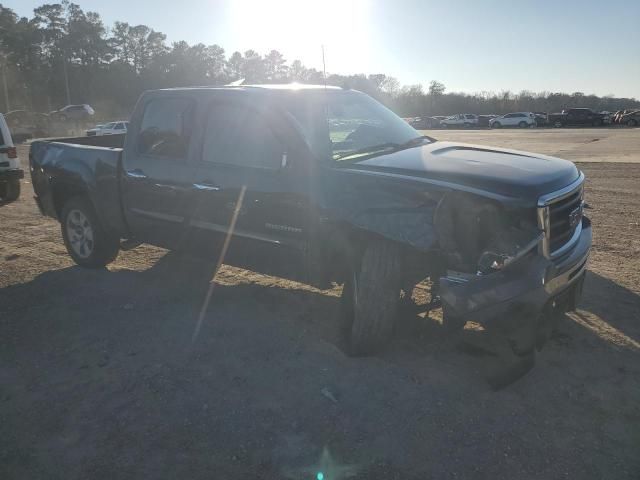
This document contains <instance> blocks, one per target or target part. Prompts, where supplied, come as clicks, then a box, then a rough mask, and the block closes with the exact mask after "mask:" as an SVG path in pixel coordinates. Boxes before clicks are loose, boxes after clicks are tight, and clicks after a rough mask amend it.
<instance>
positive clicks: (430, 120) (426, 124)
mask: <svg viewBox="0 0 640 480" xmlns="http://www.w3.org/2000/svg"><path fill="white" fill-rule="evenodd" d="M409 125H411V126H412V127H413V128H415V129H416V130H424V129H428V128H440V120H438V119H437V118H434V117H416V118H414V119H413V120H412V121H410V122H409Z"/></svg>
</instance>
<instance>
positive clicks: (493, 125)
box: [491, 122, 502, 128]
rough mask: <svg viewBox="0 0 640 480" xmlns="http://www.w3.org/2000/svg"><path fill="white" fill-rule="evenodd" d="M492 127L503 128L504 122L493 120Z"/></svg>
mask: <svg viewBox="0 0 640 480" xmlns="http://www.w3.org/2000/svg"><path fill="white" fill-rule="evenodd" d="M491 128H502V124H501V123H500V122H493V123H492V124H491Z"/></svg>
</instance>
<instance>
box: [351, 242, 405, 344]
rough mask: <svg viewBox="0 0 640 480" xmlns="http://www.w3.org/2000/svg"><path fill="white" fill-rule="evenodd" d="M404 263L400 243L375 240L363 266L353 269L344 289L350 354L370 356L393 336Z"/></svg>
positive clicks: (365, 256)
mask: <svg viewBox="0 0 640 480" xmlns="http://www.w3.org/2000/svg"><path fill="white" fill-rule="evenodd" d="M400 279H401V264H400V254H399V250H398V248H397V246H396V245H394V244H392V243H390V242H385V241H381V240H380V241H375V242H373V243H371V244H370V245H369V246H367V248H366V250H365V251H364V254H363V255H362V259H361V261H360V262H359V265H357V266H356V265H354V266H353V267H352V268H351V273H350V276H349V278H347V280H346V281H345V284H344V288H343V290H342V308H343V312H344V314H345V317H346V318H347V321H348V323H349V325H348V326H349V327H350V329H349V353H350V354H351V355H356V356H360V355H369V354H372V353H375V352H377V351H379V350H380V349H381V348H382V347H383V346H384V345H385V344H386V343H387V342H388V341H389V340H390V339H391V336H392V333H393V326H394V322H395V319H396V315H397V309H398V301H399V298H400Z"/></svg>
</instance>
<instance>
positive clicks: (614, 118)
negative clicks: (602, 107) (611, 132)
mask: <svg viewBox="0 0 640 480" xmlns="http://www.w3.org/2000/svg"><path fill="white" fill-rule="evenodd" d="M633 111H634V110H618V111H617V112H615V113H614V114H613V115H611V123H613V124H617V123H622V117H623V116H624V115H626V114H628V113H631V112H633Z"/></svg>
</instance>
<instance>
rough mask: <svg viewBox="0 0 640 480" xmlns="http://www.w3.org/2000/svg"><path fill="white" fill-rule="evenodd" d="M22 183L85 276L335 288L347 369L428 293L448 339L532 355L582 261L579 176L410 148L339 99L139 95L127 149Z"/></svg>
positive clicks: (321, 93)
mask: <svg viewBox="0 0 640 480" xmlns="http://www.w3.org/2000/svg"><path fill="white" fill-rule="evenodd" d="M30 168H31V174H32V178H33V187H34V190H35V193H36V200H37V204H38V206H39V208H40V209H41V211H42V213H43V214H45V215H48V216H51V217H54V218H56V219H58V220H59V221H60V223H61V228H62V236H63V238H64V242H65V245H66V247H67V250H68V252H69V254H70V255H71V257H72V258H73V259H74V260H75V262H76V263H78V264H79V265H82V266H85V267H103V266H104V265H106V264H108V263H109V262H111V261H112V260H114V258H115V257H116V255H117V254H118V251H119V249H120V248H121V247H125V248H131V247H132V246H134V245H136V244H138V243H141V242H145V243H150V244H154V245H158V246H161V247H166V248H170V249H179V250H186V251H190V252H197V253H198V254H201V255H204V256H209V257H210V258H212V259H214V260H215V259H218V256H219V255H221V253H222V252H225V251H226V255H225V257H224V262H225V263H228V264H232V265H237V266H240V267H246V268H249V269H252V270H255V271H259V272H264V273H267V274H272V275H277V276H282V277H286V278H292V279H295V280H299V281H303V282H307V283H309V284H312V285H315V286H318V287H321V288H324V287H329V286H331V285H332V284H333V282H337V283H342V284H344V287H343V293H342V300H341V304H342V311H343V313H344V316H345V318H346V319H347V321H348V322H349V328H348V331H349V332H350V333H349V345H350V351H351V353H353V354H356V355H363V354H369V353H373V352H375V351H376V350H378V349H379V348H381V347H382V346H383V345H384V344H385V343H386V342H387V341H388V340H389V339H390V337H391V335H392V332H393V327H394V322H395V320H396V317H397V315H396V313H397V310H398V306H399V303H400V302H401V298H406V297H407V296H410V295H407V293H408V294H410V290H411V289H412V288H413V287H414V286H415V285H416V284H417V283H418V282H420V281H422V280H424V279H426V278H427V277H430V278H431V279H432V282H433V285H434V291H433V292H432V293H433V297H434V299H437V298H440V300H441V304H442V308H443V311H444V320H443V324H444V326H445V327H446V328H447V329H451V330H456V329H460V328H462V327H463V326H464V325H465V322H467V321H468V320H473V321H475V322H479V323H481V324H483V325H485V327H486V328H487V330H489V331H494V332H496V333H497V334H498V335H499V336H501V338H505V339H507V340H508V342H509V343H508V345H509V346H510V348H512V349H513V351H514V352H516V353H517V354H518V355H531V354H532V352H535V347H536V346H539V345H540V344H541V343H542V341H543V340H544V338H545V336H546V335H547V334H548V330H549V320H548V318H549V317H550V315H548V314H549V313H552V312H557V311H566V310H571V309H574V308H575V305H576V302H577V301H578V298H579V296H580V291H581V286H582V282H583V279H584V275H585V269H586V262H587V258H588V255H589V249H590V245H591V225H590V222H589V220H588V219H587V218H586V217H584V216H583V215H582V202H583V184H584V175H583V174H582V173H581V172H580V171H579V170H578V169H577V168H576V166H575V165H574V164H573V163H571V162H568V161H565V160H560V159H557V158H552V157H547V156H542V155H534V154H529V153H522V152H517V151H513V150H505V149H497V148H488V147H482V146H474V145H465V144H458V143H452V142H441V141H436V140H434V139H432V138H429V137H424V136H420V135H419V134H418V133H417V132H416V130H414V129H413V128H412V127H411V126H410V125H408V124H407V123H406V122H404V121H403V120H402V119H401V118H399V117H397V116H396V115H395V114H394V113H392V112H391V111H390V110H388V109H386V108H385V107H384V106H382V105H381V104H379V103H378V102H376V101H375V100H373V99H372V98H370V97H368V96H367V95H365V94H363V93H360V92H357V91H353V90H345V89H341V88H335V87H324V86H321V87H315V86H299V85H297V86H295V85H294V86H291V85H284V86H274V85H271V86H234V87H210V88H185V89H168V90H158V91H149V92H146V93H144V94H143V95H142V97H141V98H140V100H139V101H138V103H137V105H136V107H135V111H134V113H133V116H132V118H131V121H130V124H129V129H128V132H127V134H126V136H118V135H112V136H106V137H81V138H70V139H59V140H49V141H36V142H34V143H33V144H32V147H31V152H30ZM225 241H227V245H228V249H223V248H222V246H223V245H225ZM403 291H404V293H405V295H402V292H403ZM402 301H404V300H402Z"/></svg>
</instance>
